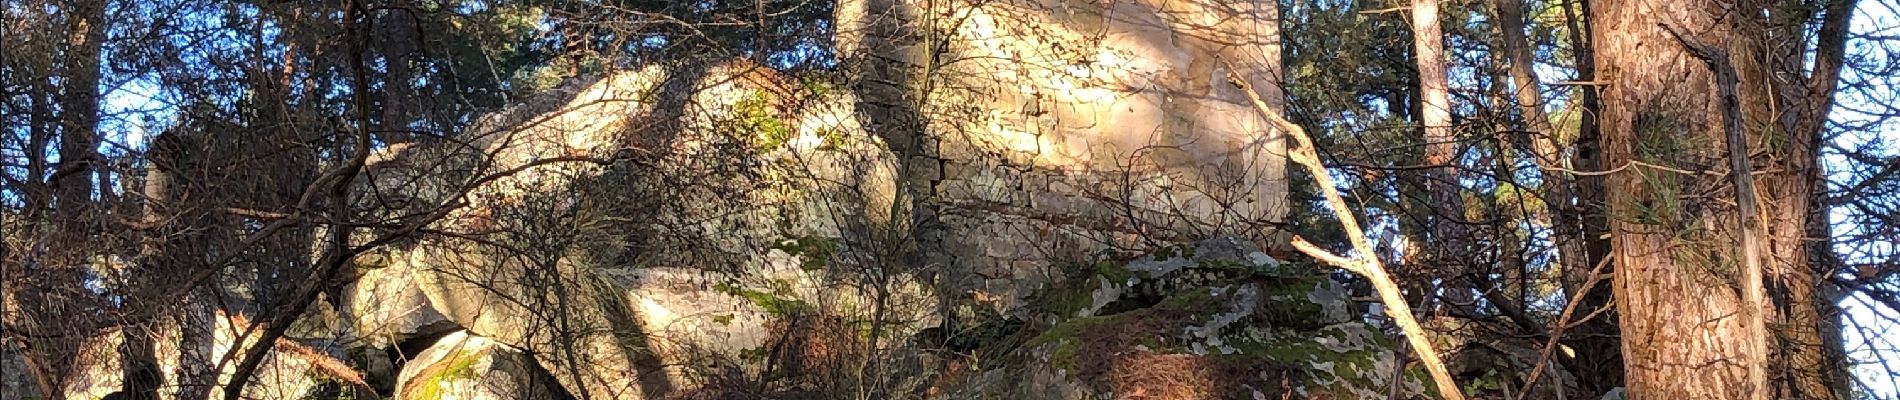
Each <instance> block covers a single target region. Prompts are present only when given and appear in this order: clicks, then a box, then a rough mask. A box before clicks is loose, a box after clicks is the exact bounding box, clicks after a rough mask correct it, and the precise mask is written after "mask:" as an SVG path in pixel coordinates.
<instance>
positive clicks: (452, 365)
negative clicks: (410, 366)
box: [406, 350, 481, 400]
mask: <svg viewBox="0 0 1900 400" xmlns="http://www.w3.org/2000/svg"><path fill="white" fill-rule="evenodd" d="M480 361H481V355H479V354H475V353H473V352H470V351H466V350H457V351H455V352H453V353H449V355H448V356H447V357H443V358H442V359H441V360H438V361H436V362H435V364H433V365H430V368H434V367H436V366H441V367H442V369H439V370H434V373H432V374H429V375H428V376H423V377H420V379H421V381H420V382H416V383H412V384H409V385H410V386H409V387H408V388H407V389H409V390H413V392H409V393H408V394H409V396H407V397H406V398H413V399H419V400H435V399H440V398H442V386H443V384H444V383H446V382H449V381H454V380H466V379H475V378H479V377H480V376H479V375H478V374H477V373H476V372H475V364H476V363H477V362H480ZM445 363H446V364H445ZM425 371H426V370H425Z"/></svg>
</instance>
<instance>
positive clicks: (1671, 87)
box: [1591, 0, 1851, 399]
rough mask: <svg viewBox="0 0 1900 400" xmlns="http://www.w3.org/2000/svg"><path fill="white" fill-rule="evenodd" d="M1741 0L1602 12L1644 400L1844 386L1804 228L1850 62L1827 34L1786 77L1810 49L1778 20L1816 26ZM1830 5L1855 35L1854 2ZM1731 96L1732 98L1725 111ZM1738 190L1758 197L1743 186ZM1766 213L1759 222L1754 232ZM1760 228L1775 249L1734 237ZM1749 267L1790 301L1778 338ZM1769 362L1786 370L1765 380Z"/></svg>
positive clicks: (1797, 394)
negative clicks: (1728, 145)
mask: <svg viewBox="0 0 1900 400" xmlns="http://www.w3.org/2000/svg"><path fill="white" fill-rule="evenodd" d="M1733 6H1734V5H1724V4H1717V3H1716V2H1689V3H1686V4H1660V3H1657V2H1650V1H1638V0H1628V1H1624V0H1609V1H1598V2H1597V3H1596V4H1595V7H1592V9H1591V19H1592V20H1593V21H1594V23H1595V24H1596V27H1597V28H1598V29H1597V30H1595V31H1594V32H1593V40H1592V43H1593V45H1594V47H1595V49H1596V51H1595V53H1596V56H1597V57H1598V58H1597V60H1596V61H1597V62H1596V67H1597V71H1598V72H1599V73H1601V74H1602V76H1603V77H1605V78H1607V80H1609V82H1608V86H1606V88H1605V90H1604V96H1603V100H1604V103H1603V112H1602V120H1601V122H1602V129H1603V134H1604V138H1603V139H1604V145H1605V154H1606V158H1607V162H1608V165H1611V166H1615V168H1613V170H1615V171H1617V172H1616V173H1614V174H1611V175H1610V176H1609V177H1608V179H1607V182H1608V183H1607V187H1609V188H1612V189H1613V190H1610V191H1608V193H1609V199H1608V207H1609V210H1610V211H1609V212H1610V215H1611V217H1612V221H1613V222H1612V223H1611V229H1612V231H1611V234H1612V236H1613V238H1612V241H1613V246H1614V250H1613V254H1614V256H1613V257H1614V259H1615V261H1616V266H1617V268H1616V283H1615V295H1616V302H1617V307H1618V310H1619V313H1620V320H1621V321H1622V332H1623V336H1622V338H1623V348H1624V350H1623V354H1624V359H1625V361H1626V365H1627V368H1626V374H1627V381H1626V385H1627V387H1628V388H1629V393H1630V395H1631V397H1632V398H1690V399H1699V398H1744V397H1751V396H1754V397H1756V398H1765V397H1773V398H1822V399H1829V398H1839V397H1841V396H1842V395H1844V393H1838V392H1836V391H1835V390H1833V389H1832V388H1835V387H1839V386H1836V385H1834V384H1831V382H1830V381H1829V379H1833V378H1832V377H1838V376H1840V375H1839V374H1844V372H1845V371H1844V370H1842V369H1840V368H1839V367H1838V366H1837V365H1832V364H1829V363H1828V362H1827V360H1828V356H1827V354H1828V350H1827V348H1829V347H1830V346H1838V344H1829V343H1826V342H1824V341H1823V340H1821V339H1820V338H1821V337H1822V336H1821V335H1819V331H1821V330H1822V329H1823V328H1822V327H1823V326H1824V324H1825V320H1826V318H1823V317H1822V315H1823V314H1822V312H1821V310H1824V309H1826V308H1828V306H1829V305H1828V303H1827V300H1826V299H1824V298H1822V297H1821V296H1819V295H1817V290H1816V285H1817V281H1818V279H1817V277H1818V276H1822V275H1820V273H1817V272H1816V271H1815V270H1814V269H1813V268H1812V267H1811V266H1810V265H1809V264H1808V255H1807V251H1806V249H1807V244H1806V243H1805V234H1806V232H1807V229H1808V228H1809V223H1808V222H1809V220H1808V218H1809V216H1810V215H1812V213H1811V210H1810V205H1809V204H1808V201H1809V199H1810V196H1811V195H1812V191H1813V190H1814V187H1813V178H1814V176H1815V175H1814V174H1815V172H1814V168H1815V167H1816V153H1815V149H1814V146H1813V145H1812V143H1814V141H1813V138H1814V135H1816V134H1818V132H1819V129H1820V128H1819V127H1820V126H1821V124H1820V123H1819V122H1818V121H1824V120H1825V117H1826V112H1825V111H1826V110H1827V108H1828V107H1829V106H1830V104H1829V102H1830V101H1831V98H1832V90H1833V87H1834V85H1835V80H1837V78H1838V76H1837V75H1832V74H1834V73H1837V72H1829V71H1828V69H1830V68H1831V67H1829V66H1828V65H1829V64H1830V63H1838V62H1839V57H1840V56H1839V53H1838V52H1837V51H1832V52H1831V50H1830V47H1829V46H1830V45H1829V43H1831V42H1830V39H1829V38H1828V37H1825V36H1826V35H1827V34H1823V36H1824V37H1823V38H1821V40H1820V41H1819V42H1820V43H1821V48H1820V49H1817V51H1816V53H1817V58H1818V61H1817V62H1816V68H1815V69H1814V71H1815V72H1814V73H1813V74H1812V75H1811V76H1807V77H1806V78H1807V79H1788V77H1790V76H1792V77H1801V73H1800V72H1799V68H1795V75H1787V72H1788V70H1789V68H1787V67H1785V66H1787V65H1802V64H1804V63H1805V61H1803V60H1801V59H1800V58H1801V57H1802V54H1805V53H1807V52H1806V51H1792V52H1789V51H1783V50H1781V49H1779V47H1777V46H1780V45H1801V44H1788V43H1783V42H1791V41H1790V40H1788V38H1785V37H1777V36H1776V35H1777V33H1776V32H1777V31H1776V30H1773V29H1770V28H1769V27H1771V26H1775V25H1773V24H1770V23H1768V22H1769V21H1782V20H1784V19H1789V18H1792V20H1793V21H1799V22H1798V23H1800V24H1806V23H1811V22H1812V21H1813V17H1814V15H1789V14H1784V13H1788V12H1800V11H1789V10H1799V9H1800V7H1783V6H1782V5H1777V4H1771V3H1770V2H1759V3H1752V4H1744V5H1742V6H1744V7H1757V8H1756V10H1759V11H1761V12H1759V13H1757V12H1740V13H1738V12H1736V11H1735V10H1731V9H1726V8H1724V7H1733ZM1830 6H1839V5H1838V4H1830ZM1845 7H1851V4H1849V5H1847V6H1845ZM1829 11H1830V13H1829V15H1828V16H1827V17H1828V19H1834V18H1839V19H1840V20H1839V21H1833V22H1829V21H1825V20H1824V21H1823V23H1822V25H1823V29H1822V30H1824V31H1825V30H1827V29H1826V27H1828V26H1834V27H1835V28H1839V27H1842V26H1844V25H1843V24H1845V22H1846V18H1848V15H1849V14H1848V13H1849V12H1851V8H1848V9H1838V10H1837V9H1830V10H1829ZM1835 11H1838V13H1836V12H1835ZM1665 25H1667V26H1669V27H1673V30H1675V31H1676V32H1681V36H1683V37H1684V38H1686V39H1685V40H1686V41H1690V42H1694V43H1710V44H1713V45H1710V46H1707V47H1709V48H1711V51H1700V53H1703V54H1704V55H1708V56H1710V58H1711V59H1712V60H1711V62H1710V63H1708V64H1712V65H1704V63H1703V62H1699V61H1697V59H1696V57H1694V54H1692V53H1694V52H1691V51H1689V50H1687V48H1686V47H1684V46H1683V45H1682V43H1679V42H1678V39H1677V38H1676V37H1675V36H1674V35H1672V34H1671V33H1670V31H1671V29H1672V28H1665V27H1664V26H1665ZM1839 31H1844V29H1838V31H1836V32H1833V33H1832V34H1834V35H1840V34H1842V33H1840V32H1839ZM1780 35H1784V36H1785V34H1780ZM1770 43H1780V44H1777V45H1770ZM1793 43H1806V42H1805V41H1799V42H1793ZM1833 49H1836V50H1837V49H1838V48H1833ZM1723 54H1726V56H1722V55H1723ZM1722 64H1728V65H1732V67H1733V69H1734V76H1735V78H1736V79H1735V82H1733V83H1734V85H1733V88H1734V89H1733V90H1732V92H1733V93H1724V92H1729V90H1724V89H1725V87H1724V86H1728V85H1723V84H1721V83H1722V82H1723V80H1720V79H1717V77H1718V74H1715V73H1712V72H1711V71H1712V69H1711V68H1710V66H1716V67H1717V68H1715V70H1720V69H1721V65H1722ZM1770 77H1776V78H1773V79H1771V78H1770ZM1724 95H1731V96H1733V98H1734V100H1733V104H1731V105H1730V106H1727V107H1725V106H1723V105H1722V104H1721V102H1722V100H1723V97H1724ZM1724 112H1728V113H1730V114H1731V115H1732V118H1730V119H1729V120H1725V119H1724V116H1723V115H1724ZM1725 124H1726V127H1725ZM1736 130H1740V131H1745V132H1744V134H1742V135H1740V136H1742V137H1740V138H1739V139H1740V140H1735V142H1738V143H1735V144H1736V145H1738V146H1741V148H1739V149H1736V150H1735V152H1740V153H1744V154H1746V155H1747V157H1748V158H1750V159H1749V160H1744V161H1746V162H1750V163H1753V164H1755V165H1761V166H1762V168H1761V171H1760V172H1759V173H1752V174H1751V173H1748V172H1745V171H1738V169H1740V168H1739V166H1738V165H1735V164H1731V162H1732V161H1733V160H1731V158H1730V157H1729V153H1730V151H1726V150H1725V149H1724V146H1722V145H1721V144H1722V143H1725V142H1728V138H1727V137H1726V135H1727V133H1728V132H1729V131H1736ZM1672 170H1673V171H1672ZM1731 174H1742V175H1744V176H1745V177H1742V176H1733V175H1731ZM1737 179H1740V180H1737ZM1738 182H1743V183H1750V184H1754V185H1755V186H1758V187H1760V188H1761V189H1760V190H1749V189H1748V188H1746V187H1744V188H1742V189H1741V191H1742V192H1743V193H1737V188H1736V187H1737V186H1738V185H1736V183H1738ZM1740 186H1749V185H1740ZM1747 192H1754V193H1747ZM1749 196H1755V197H1759V199H1760V200H1761V201H1760V203H1761V205H1762V207H1761V210H1760V212H1759V215H1744V214H1746V212H1745V211H1744V210H1743V208H1745V207H1743V206H1739V205H1738V203H1736V202H1734V200H1732V199H1737V198H1743V199H1745V198H1747V197H1749ZM1720 199H1729V200H1727V201H1724V200H1720ZM1755 218H1759V221H1761V222H1760V223H1759V225H1758V226H1750V225H1755V224H1751V223H1749V222H1748V221H1750V220H1751V219H1755ZM1755 229H1760V230H1762V231H1763V232H1765V235H1766V236H1767V238H1766V240H1765V241H1766V242H1767V243H1766V246H1767V247H1768V248H1767V251H1760V253H1762V255H1761V256H1760V257H1757V258H1755V259H1750V257H1749V256H1748V254H1750V252H1748V251H1747V250H1749V247H1750V246H1748V244H1750V242H1752V241H1748V240H1746V238H1745V237H1742V236H1737V233H1741V232H1747V231H1750V230H1755ZM1756 246H1760V244H1756ZM1758 250H1759V249H1758ZM1750 264H1759V265H1765V266H1763V267H1761V268H1763V269H1767V270H1769V275H1772V277H1770V282H1769V283H1770V284H1771V286H1772V288H1771V290H1772V293H1773V294H1774V295H1775V297H1776V300H1777V303H1778V305H1779V306H1780V307H1779V310H1777V311H1778V312H1776V313H1773V314H1769V315H1767V317H1768V318H1772V319H1771V320H1769V321H1767V323H1768V324H1770V325H1772V326H1774V327H1775V328H1774V332H1773V333H1774V335H1773V337H1772V338H1767V337H1762V336H1764V335H1762V334H1761V333H1759V332H1751V330H1750V329H1749V328H1750V327H1749V319H1750V318H1749V317H1750V316H1752V315H1754V314H1755V313H1754V312H1752V310H1754V309H1755V306H1756V304H1751V300H1752V299H1750V297H1751V296H1750V294H1749V291H1750V290H1749V289H1751V288H1749V286H1748V285H1749V281H1750V280H1751V279H1750V278H1752V277H1750V276H1748V274H1747V271H1748V270H1749V268H1748V266H1749V265H1750ZM1765 340H1776V341H1777V343H1778V344H1779V346H1776V347H1777V348H1776V349H1775V351H1776V352H1775V353H1774V354H1761V353H1766V352H1768V351H1767V350H1765V349H1761V348H1759V347H1757V346H1758V345H1760V344H1761V343H1762V342H1761V341H1765ZM1771 358H1772V359H1774V360H1776V361H1775V363H1777V364H1784V365H1785V367H1782V368H1776V370H1777V371H1776V373H1775V374H1773V375H1772V376H1768V377H1765V378H1764V377H1761V376H1759V375H1760V374H1762V373H1763V372H1758V371H1761V370H1764V369H1768V368H1769V367H1770V365H1768V363H1769V361H1766V360H1767V359H1771ZM1751 375H1753V376H1751ZM1765 380H1772V381H1773V382H1763V381H1765ZM1764 385H1772V387H1773V388H1774V391H1773V392H1770V391H1769V390H1768V389H1764V387H1767V386H1764Z"/></svg>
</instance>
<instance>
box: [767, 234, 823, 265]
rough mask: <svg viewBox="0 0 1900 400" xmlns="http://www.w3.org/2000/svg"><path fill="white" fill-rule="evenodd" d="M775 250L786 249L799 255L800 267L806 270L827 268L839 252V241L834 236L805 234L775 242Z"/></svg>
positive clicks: (786, 251) (773, 246)
mask: <svg viewBox="0 0 1900 400" xmlns="http://www.w3.org/2000/svg"><path fill="white" fill-rule="evenodd" d="M771 248H772V249H773V250H780V251H784V252H785V253H787V254H791V255H793V256H797V257H798V260H799V261H798V268H799V269H802V270H805V271H806V272H815V271H819V270H823V269H825V265H827V264H828V263H830V262H831V258H832V257H833V256H835V255H837V254H838V241H837V240H836V239H832V238H824V237H816V236H804V237H799V238H796V239H788V240H785V241H781V242H779V243H778V244H774V245H772V247H771Z"/></svg>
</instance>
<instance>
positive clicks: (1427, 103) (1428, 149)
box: [1411, 0, 1477, 316]
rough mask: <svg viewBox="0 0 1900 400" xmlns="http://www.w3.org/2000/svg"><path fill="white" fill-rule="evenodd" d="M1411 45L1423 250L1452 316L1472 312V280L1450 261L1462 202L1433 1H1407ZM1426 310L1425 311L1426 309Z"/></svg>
mask: <svg viewBox="0 0 1900 400" xmlns="http://www.w3.org/2000/svg"><path fill="white" fill-rule="evenodd" d="M1411 11H1412V48H1413V49H1414V51H1416V52H1417V57H1416V60H1417V61H1418V64H1417V65H1418V89H1419V116H1418V122H1419V125H1420V126H1422V127H1423V128H1424V132H1425V135H1424V143H1425V165H1429V166H1431V167H1432V168H1431V169H1429V170H1427V172H1426V173H1425V190H1426V193H1428V197H1429V198H1430V201H1431V204H1430V207H1427V208H1426V210H1427V211H1428V212H1429V214H1430V215H1432V218H1426V219H1425V220H1426V221H1429V222H1428V223H1429V224H1430V226H1428V227H1426V228H1427V231H1426V232H1427V236H1428V237H1429V240H1428V241H1427V242H1425V243H1429V244H1428V245H1426V246H1425V247H1426V251H1427V252H1429V253H1428V254H1429V255H1430V256H1431V257H1430V258H1429V259H1430V260H1431V261H1430V262H1432V263H1434V264H1436V266H1437V267H1438V268H1439V271H1443V273H1441V275H1440V276H1439V277H1438V278H1440V279H1442V281H1441V282H1443V283H1442V284H1443V290H1444V292H1443V293H1444V294H1443V295H1442V296H1443V297H1444V299H1445V303H1446V306H1447V307H1448V309H1449V311H1450V313H1451V314H1454V315H1466V316H1469V315H1477V311H1476V308H1475V307H1473V305H1474V304H1476V303H1477V297H1476V295H1475V293H1474V292H1475V291H1474V289H1475V288H1476V285H1474V284H1473V282H1472V281H1471V280H1470V279H1468V274H1470V273H1471V272H1472V271H1467V270H1466V268H1463V267H1461V266H1456V265H1453V264H1454V263H1460V262H1461V260H1466V259H1467V256H1468V255H1469V251H1468V249H1467V248H1466V246H1465V245H1466V244H1467V243H1468V242H1469V240H1468V239H1469V238H1467V237H1464V236H1465V235H1464V234H1463V232H1464V229H1463V226H1461V225H1459V224H1461V223H1462V222H1463V220H1464V213H1465V206H1464V197H1463V194H1462V193H1461V189H1462V187H1461V186H1459V184H1458V175H1459V174H1458V168H1457V162H1458V160H1457V155H1456V153H1457V147H1458V143H1457V136H1456V135H1455V134H1454V133H1453V131H1452V126H1451V90H1450V88H1451V86H1450V84H1448V83H1447V82H1446V77H1445V64H1446V62H1447V59H1446V58H1445V34H1444V31H1443V29H1442V28H1440V27H1439V22H1438V21H1439V15H1438V0H1412V10H1411ZM1426 312H1431V310H1430V308H1427V309H1426Z"/></svg>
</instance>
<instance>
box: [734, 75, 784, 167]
mask: <svg viewBox="0 0 1900 400" xmlns="http://www.w3.org/2000/svg"><path fill="white" fill-rule="evenodd" d="M732 107H733V111H735V112H737V113H738V114H739V120H738V121H737V123H738V125H739V128H740V129H743V130H745V131H746V132H749V133H751V134H752V136H753V137H754V138H755V139H756V140H758V141H759V152H761V153H770V152H772V151H774V150H778V149H779V148H782V147H784V146H785V144H786V143H787V142H789V141H791V140H792V138H793V137H795V136H796V135H797V134H798V131H797V130H795V129H792V126H791V125H790V124H787V123H785V120H783V119H779V117H778V115H777V113H776V112H774V110H772V98H771V95H770V94H767V93H766V92H765V91H764V90H755V91H753V92H752V95H751V96H747V97H746V98H745V99H743V100H739V102H738V103H734V104H733V105H732Z"/></svg>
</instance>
